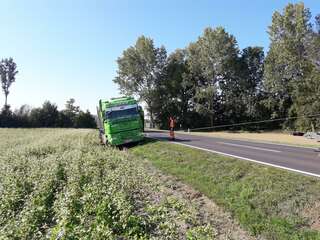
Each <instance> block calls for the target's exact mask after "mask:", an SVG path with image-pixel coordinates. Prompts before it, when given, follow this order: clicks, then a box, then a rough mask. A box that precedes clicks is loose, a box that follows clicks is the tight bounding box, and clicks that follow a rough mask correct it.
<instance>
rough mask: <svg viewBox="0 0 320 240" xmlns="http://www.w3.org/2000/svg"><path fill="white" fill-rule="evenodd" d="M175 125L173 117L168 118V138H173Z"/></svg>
mask: <svg viewBox="0 0 320 240" xmlns="http://www.w3.org/2000/svg"><path fill="white" fill-rule="evenodd" d="M175 125H176V121H175V119H174V118H173V117H170V118H169V129H170V140H174V139H175V137H174V127H175Z"/></svg>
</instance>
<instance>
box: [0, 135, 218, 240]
mask: <svg viewBox="0 0 320 240" xmlns="http://www.w3.org/2000/svg"><path fill="white" fill-rule="evenodd" d="M0 139H1V141H0V239H136V240H138V239H144V240H147V239H154V240H155V239H164V240H167V239H172V240H175V239H189V240H191V239H192V240H193V239H213V238H215V235H214V234H215V229H214V228H213V227H212V226H211V225H210V224H207V223H201V222H199V221H198V218H197V215H198V213H197V211H196V210H195V209H193V208H192V206H190V205H188V204H187V202H186V201H184V200H183V199H180V198H176V197H174V196H168V195H167V194H166V193H165V192H163V191H162V190H161V189H162V188H164V187H163V186H162V185H161V183H160V182H159V181H158V180H157V179H155V178H154V177H153V176H152V175H150V174H148V172H147V171H146V169H145V167H144V164H143V163H142V162H140V161H137V160H136V158H135V159H132V158H131V156H129V155H128V153H127V152H125V151H122V152H121V151H119V150H117V149H115V148H110V147H104V146H101V145H100V144H98V142H99V141H98V137H97V131H96V130H88V129H83V130H81V129H0Z"/></svg>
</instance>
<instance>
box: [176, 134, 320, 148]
mask: <svg viewBox="0 0 320 240" xmlns="http://www.w3.org/2000/svg"><path fill="white" fill-rule="evenodd" d="M178 132H179V131H178ZM181 133H183V134H191V135H196V136H206V137H217V138H228V139H234V140H248V141H260V142H270V143H279V144H287V145H293V146H302V147H316V148H318V147H320V143H317V141H316V140H315V139H307V138H305V137H302V136H293V135H290V134H289V133H285V132H259V133H258V132H243V131H234V132H226V131H217V132H190V133H186V132H181Z"/></svg>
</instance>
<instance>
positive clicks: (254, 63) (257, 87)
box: [240, 47, 265, 120]
mask: <svg viewBox="0 0 320 240" xmlns="http://www.w3.org/2000/svg"><path fill="white" fill-rule="evenodd" d="M240 61H241V73H242V80H241V95H242V101H243V104H244V105H245V106H246V118H247V120H254V119H255V120H256V119H261V118H263V110H264V109H263V108H264V107H263V105H262V104H261V102H262V101H263V100H264V97H265V92H264V88H263V64H264V52H263V48H262V47H247V48H245V49H243V50H242V54H241V59H240Z"/></svg>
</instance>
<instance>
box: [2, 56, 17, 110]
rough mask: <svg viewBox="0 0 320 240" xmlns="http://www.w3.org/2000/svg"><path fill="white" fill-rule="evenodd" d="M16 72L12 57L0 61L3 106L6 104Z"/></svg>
mask: <svg viewBox="0 0 320 240" xmlns="http://www.w3.org/2000/svg"><path fill="white" fill-rule="evenodd" d="M17 73H18V71H17V65H16V63H15V62H14V61H13V59H12V58H9V59H8V58H5V59H2V60H1V63H0V77H1V86H2V90H3V92H4V95H5V104H4V105H5V106H7V105H8V102H7V100H8V95H9V88H10V86H11V84H12V83H13V82H15V79H16V78H15V76H16V74H17Z"/></svg>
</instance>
